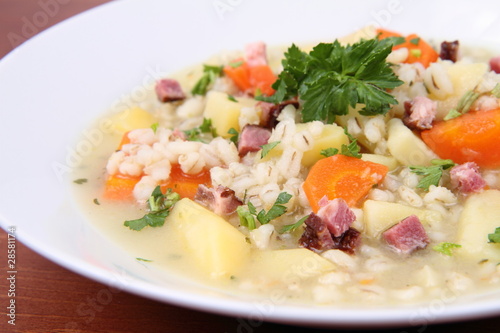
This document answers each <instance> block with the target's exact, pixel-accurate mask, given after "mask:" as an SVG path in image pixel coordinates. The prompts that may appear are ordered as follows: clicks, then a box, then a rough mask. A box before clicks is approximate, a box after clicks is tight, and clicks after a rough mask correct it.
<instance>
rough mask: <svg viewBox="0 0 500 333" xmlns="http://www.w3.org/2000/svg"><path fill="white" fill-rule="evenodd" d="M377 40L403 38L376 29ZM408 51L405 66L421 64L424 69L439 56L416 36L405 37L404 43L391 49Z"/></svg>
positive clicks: (396, 34) (391, 32)
mask: <svg viewBox="0 0 500 333" xmlns="http://www.w3.org/2000/svg"><path fill="white" fill-rule="evenodd" d="M377 33H378V39H384V38H388V37H403V36H402V35H401V34H399V33H397V32H393V31H390V30H385V29H377ZM403 47H405V48H407V49H408V58H406V60H405V61H404V62H405V63H407V64H413V63H416V62H419V63H421V64H422V65H423V66H424V67H426V68H427V67H429V65H430V64H431V63H433V62H436V61H437V60H438V58H439V54H438V53H437V52H436V50H434V49H433V48H432V46H430V45H429V44H428V43H427V42H426V41H425V40H423V39H422V38H420V37H419V36H418V35H416V34H411V35H408V36H406V37H405V42H404V43H401V44H398V45H395V46H394V47H393V48H392V49H393V50H398V49H401V48H403Z"/></svg>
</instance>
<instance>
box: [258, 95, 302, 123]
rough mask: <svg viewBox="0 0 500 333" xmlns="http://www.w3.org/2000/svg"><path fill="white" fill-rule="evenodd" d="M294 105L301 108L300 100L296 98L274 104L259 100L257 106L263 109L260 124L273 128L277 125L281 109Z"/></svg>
mask: <svg viewBox="0 0 500 333" xmlns="http://www.w3.org/2000/svg"><path fill="white" fill-rule="evenodd" d="M290 104H291V105H293V106H294V107H295V108H296V109H298V108H299V102H297V101H295V100H291V101H286V102H283V103H280V104H272V103H267V102H259V103H257V105H256V107H257V108H260V110H261V115H260V124H261V125H262V126H263V127H266V128H269V129H273V128H275V127H276V125H277V124H278V120H277V119H278V116H279V115H280V113H281V111H283V109H284V108H285V107H286V106H287V105H290Z"/></svg>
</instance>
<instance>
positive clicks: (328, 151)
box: [320, 147, 339, 157]
mask: <svg viewBox="0 0 500 333" xmlns="http://www.w3.org/2000/svg"><path fill="white" fill-rule="evenodd" d="M338 153H339V150H338V149H337V148H332V147H330V148H326V149H322V150H321V152H320V154H321V155H323V156H325V157H330V156H333V155H337V154H338Z"/></svg>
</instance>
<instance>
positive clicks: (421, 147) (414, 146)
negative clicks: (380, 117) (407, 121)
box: [387, 118, 438, 166]
mask: <svg viewBox="0 0 500 333" xmlns="http://www.w3.org/2000/svg"><path fill="white" fill-rule="evenodd" d="M388 128H389V129H388V137H387V148H388V149H389V152H390V153H391V155H392V156H394V157H395V158H396V159H397V160H398V162H399V163H401V164H402V165H405V166H409V165H425V166H427V165H430V164H431V160H432V159H435V158H438V156H437V155H436V154H435V153H434V152H433V151H432V150H431V149H430V148H429V147H427V145H426V144H425V143H424V142H423V141H422V140H421V139H420V138H419V137H418V136H416V135H415V134H413V132H412V131H411V130H410V129H409V128H408V127H406V126H405V125H404V124H403V122H402V121H401V119H397V118H394V119H391V120H390V121H389V124H388Z"/></svg>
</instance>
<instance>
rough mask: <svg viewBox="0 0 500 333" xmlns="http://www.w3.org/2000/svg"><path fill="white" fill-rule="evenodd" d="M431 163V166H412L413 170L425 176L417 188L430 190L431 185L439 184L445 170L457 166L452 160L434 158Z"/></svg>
mask: <svg viewBox="0 0 500 333" xmlns="http://www.w3.org/2000/svg"><path fill="white" fill-rule="evenodd" d="M431 164H432V165H431V166H420V165H418V166H410V170H411V172H413V173H415V174H417V175H420V176H424V177H423V178H422V179H421V180H420V181H419V183H418V185H417V188H421V189H424V190H426V191H428V190H429V187H430V186H431V185H434V186H438V185H439V181H440V180H441V177H442V176H443V171H444V170H447V169H450V168H452V167H454V166H455V163H454V162H453V161H452V160H440V159H433V160H431Z"/></svg>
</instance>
